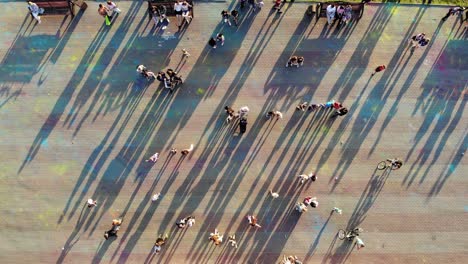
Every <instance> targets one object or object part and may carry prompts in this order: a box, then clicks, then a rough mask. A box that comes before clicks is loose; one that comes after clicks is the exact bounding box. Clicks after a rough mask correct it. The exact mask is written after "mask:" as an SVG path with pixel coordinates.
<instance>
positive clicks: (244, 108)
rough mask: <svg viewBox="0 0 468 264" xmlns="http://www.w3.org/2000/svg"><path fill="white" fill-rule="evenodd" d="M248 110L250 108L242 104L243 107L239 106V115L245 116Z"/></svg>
mask: <svg viewBox="0 0 468 264" xmlns="http://www.w3.org/2000/svg"><path fill="white" fill-rule="evenodd" d="M249 111H250V109H249V107H247V106H243V107H241V108H239V111H238V114H239V117H240V118H242V117H244V116H246V115H247V114H248V113H249Z"/></svg>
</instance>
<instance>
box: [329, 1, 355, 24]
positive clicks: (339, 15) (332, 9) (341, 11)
mask: <svg viewBox="0 0 468 264" xmlns="http://www.w3.org/2000/svg"><path fill="white" fill-rule="evenodd" d="M352 17H353V8H352V7H351V5H346V6H343V5H338V6H336V5H335V4H330V5H328V6H327V22H328V25H331V24H332V23H333V22H334V21H335V20H336V19H338V20H339V24H341V22H343V23H345V25H346V24H348V22H349V21H350V20H351V18H352Z"/></svg>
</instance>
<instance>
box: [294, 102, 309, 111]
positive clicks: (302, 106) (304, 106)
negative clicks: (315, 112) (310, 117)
mask: <svg viewBox="0 0 468 264" xmlns="http://www.w3.org/2000/svg"><path fill="white" fill-rule="evenodd" d="M307 104H308V103H307V102H303V103H300V104H298V105H297V106H296V110H297V111H305V110H306V109H307Z"/></svg>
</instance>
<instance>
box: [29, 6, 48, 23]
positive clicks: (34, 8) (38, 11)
mask: <svg viewBox="0 0 468 264" xmlns="http://www.w3.org/2000/svg"><path fill="white" fill-rule="evenodd" d="M28 9H29V11H30V12H31V15H32V16H33V17H34V18H35V19H36V20H37V22H38V23H39V24H40V23H41V16H39V15H40V14H42V13H44V9H43V8H39V6H37V4H35V3H33V2H28Z"/></svg>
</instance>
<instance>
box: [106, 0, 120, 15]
mask: <svg viewBox="0 0 468 264" xmlns="http://www.w3.org/2000/svg"><path fill="white" fill-rule="evenodd" d="M106 4H107V8H108V9H109V14H107V15H108V16H110V17H112V16H113V15H114V13H117V14H120V12H121V11H120V9H119V8H118V7H117V5H116V4H115V3H114V2H112V1H107V2H106Z"/></svg>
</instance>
